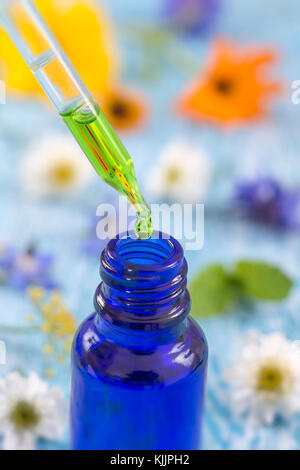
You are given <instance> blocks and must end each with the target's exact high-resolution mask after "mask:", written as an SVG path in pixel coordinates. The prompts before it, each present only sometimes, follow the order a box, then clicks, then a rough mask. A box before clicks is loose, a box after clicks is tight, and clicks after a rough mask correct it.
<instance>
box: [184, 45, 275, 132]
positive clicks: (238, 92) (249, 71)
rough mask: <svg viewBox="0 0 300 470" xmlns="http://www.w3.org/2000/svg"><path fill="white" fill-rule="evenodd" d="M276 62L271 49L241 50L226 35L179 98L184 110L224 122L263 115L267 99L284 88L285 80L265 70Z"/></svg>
mask: <svg viewBox="0 0 300 470" xmlns="http://www.w3.org/2000/svg"><path fill="white" fill-rule="evenodd" d="M274 62H275V53H274V52H273V51H272V50H271V49H266V48H265V49H254V48H252V47H247V48H245V49H243V50H242V51H241V50H240V49H239V48H237V47H236V46H235V45H234V44H232V43H230V42H229V41H228V40H226V39H218V40H216V41H215V44H214V45H213V51H212V58H211V60H210V62H209V63H208V64H207V66H206V67H205V68H204V71H203V73H201V75H199V76H198V77H197V78H196V79H195V80H194V81H193V82H192V83H191V84H190V85H189V86H188V88H187V89H186V91H185V92H184V93H183V95H182V96H181V98H180V99H179V103H178V107H179V110H180V112H181V113H182V114H184V115H186V116H188V117H190V118H192V119H194V120H195V121H203V120H209V121H213V122H216V123H219V124H221V125H226V124H240V123H241V122H242V121H245V120H247V119H253V118H258V117H261V116H263V115H264V114H265V112H266V103H267V101H268V100H270V98H271V96H272V95H274V94H278V93H279V92H280V91H281V84H280V83H278V82H274V81H271V80H270V79H268V77H267V76H266V74H265V73H264V72H265V70H264V67H266V66H269V65H272V64H273V63H274Z"/></svg>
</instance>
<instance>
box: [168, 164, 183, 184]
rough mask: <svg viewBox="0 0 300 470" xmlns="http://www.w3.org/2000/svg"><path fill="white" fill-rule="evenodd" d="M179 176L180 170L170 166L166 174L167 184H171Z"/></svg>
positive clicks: (175, 181)
mask: <svg viewBox="0 0 300 470" xmlns="http://www.w3.org/2000/svg"><path fill="white" fill-rule="evenodd" d="M179 178H180V170H179V169H178V168H175V167H173V168H170V169H169V170H168V172H167V174H166V184H167V186H173V184H175V183H177V181H178V180H179Z"/></svg>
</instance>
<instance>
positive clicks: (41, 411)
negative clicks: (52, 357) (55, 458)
mask: <svg viewBox="0 0 300 470" xmlns="http://www.w3.org/2000/svg"><path fill="white" fill-rule="evenodd" d="M64 408H65V400H64V398H63V393H62V391H61V390H60V389H59V388H51V389H49V388H48V385H47V384H46V382H44V381H43V380H41V379H40V378H39V377H38V376H37V374H35V373H31V374H30V375H29V377H28V378H25V377H22V376H21V375H20V374H19V373H17V372H15V373H12V374H9V375H8V376H7V377H6V378H4V379H0V434H2V435H3V449H4V450H32V449H34V448H35V441H36V439H37V438H39V437H41V438H44V439H48V440H57V439H60V438H61V437H62V434H63V432H64V428H65V414H64Z"/></svg>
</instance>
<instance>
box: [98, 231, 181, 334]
mask: <svg viewBox="0 0 300 470" xmlns="http://www.w3.org/2000/svg"><path fill="white" fill-rule="evenodd" d="M100 275H101V278H102V283H101V284H100V286H99V287H98V289H97V291H96V296H95V307H96V310H97V312H98V313H100V315H101V317H102V318H105V319H106V320H107V321H109V322H110V323H114V324H116V325H119V326H125V327H126V328H127V327H128V328H131V329H132V328H133V329H142V330H146V329H158V328H165V327H166V325H170V324H171V323H172V322H175V321H177V320H178V319H179V318H182V316H185V315H187V314H188V312H189V305H190V297H189V294H188V291H187V289H186V277H187V263H186V260H185V258H184V254H183V249H182V247H181V245H180V244H179V242H178V241H177V240H175V239H174V238H173V237H167V236H166V235H164V234H162V233H160V232H153V234H152V236H151V238H149V239H147V240H141V239H139V240H137V239H134V238H132V237H130V235H129V234H121V235H119V236H117V238H116V239H113V240H111V241H110V242H109V243H108V245H107V247H106V249H105V250H104V251H103V252H102V255H101V264H100ZM126 325H127V326H126Z"/></svg>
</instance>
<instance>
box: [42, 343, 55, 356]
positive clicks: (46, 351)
mask: <svg viewBox="0 0 300 470" xmlns="http://www.w3.org/2000/svg"><path fill="white" fill-rule="evenodd" d="M43 353H44V354H45V355H46V356H49V355H50V354H52V353H53V346H52V345H51V344H45V346H44V347H43Z"/></svg>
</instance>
